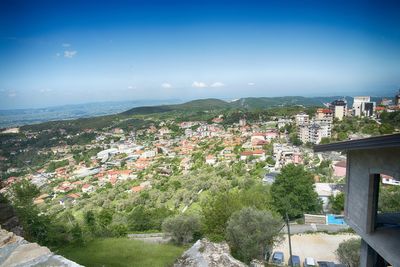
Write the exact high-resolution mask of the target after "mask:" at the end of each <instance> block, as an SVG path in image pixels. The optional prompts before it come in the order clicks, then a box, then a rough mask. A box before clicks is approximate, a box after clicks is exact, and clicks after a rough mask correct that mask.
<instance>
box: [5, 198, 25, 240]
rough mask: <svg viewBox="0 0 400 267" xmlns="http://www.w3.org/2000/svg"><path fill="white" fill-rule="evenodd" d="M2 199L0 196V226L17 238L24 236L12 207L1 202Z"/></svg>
mask: <svg viewBox="0 0 400 267" xmlns="http://www.w3.org/2000/svg"><path fill="white" fill-rule="evenodd" d="M3 200H4V198H3V197H2V196H1V195H0V225H1V227H2V228H3V229H6V230H8V231H11V232H13V233H15V234H17V235H19V236H24V231H23V229H22V226H21V224H20V223H19V220H18V218H17V216H16V215H15V212H14V209H13V207H12V206H11V205H10V204H9V203H7V202H5V201H3Z"/></svg>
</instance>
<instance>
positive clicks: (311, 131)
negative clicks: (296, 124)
mask: <svg viewBox="0 0 400 267" xmlns="http://www.w3.org/2000/svg"><path fill="white" fill-rule="evenodd" d="M324 137H331V125H330V123H311V124H309V125H303V126H300V128H299V139H300V140H301V142H303V143H304V144H305V143H312V144H319V143H320V142H321V140H322V138H324Z"/></svg>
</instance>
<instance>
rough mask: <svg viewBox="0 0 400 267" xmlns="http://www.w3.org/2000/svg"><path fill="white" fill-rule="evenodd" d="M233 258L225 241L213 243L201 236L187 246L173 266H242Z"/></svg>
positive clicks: (242, 264) (242, 266)
mask: <svg viewBox="0 0 400 267" xmlns="http://www.w3.org/2000/svg"><path fill="white" fill-rule="evenodd" d="M244 266H246V264H244V263H243V262H241V261H238V260H237V259H235V258H233V257H232V255H231V254H230V250H229V246H228V244H227V243H225V242H223V243H213V242H210V241H209V240H207V239H205V238H203V239H201V240H198V241H197V242H196V243H194V245H193V246H192V247H191V248H189V249H188V250H187V251H185V253H183V255H182V256H181V257H180V258H179V259H178V260H177V262H176V263H175V264H174V267H244Z"/></svg>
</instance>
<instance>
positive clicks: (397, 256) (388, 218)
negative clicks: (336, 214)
mask: <svg viewBox="0 0 400 267" xmlns="http://www.w3.org/2000/svg"><path fill="white" fill-rule="evenodd" d="M314 150H315V151H316V152H324V151H333V150H337V151H346V152H347V175H346V176H347V183H346V186H345V194H346V202H345V220H346V222H347V224H348V225H350V226H351V227H352V228H353V229H354V230H355V231H356V233H357V234H358V235H360V236H361V238H362V244H361V264H360V266H362V267H365V266H368V267H369V266H379V267H380V266H389V265H392V266H400V211H399V212H398V213H390V214H386V213H380V212H378V199H379V185H380V180H381V174H386V175H390V176H391V177H394V178H395V179H396V180H399V179H400V164H399V162H400V160H399V159H400V134H394V135H386V136H379V137H372V138H366V139H359V140H351V141H345V142H339V143H331V144H326V145H319V146H315V147H314Z"/></svg>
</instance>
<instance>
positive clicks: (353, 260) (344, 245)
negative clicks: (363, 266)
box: [335, 238, 361, 267]
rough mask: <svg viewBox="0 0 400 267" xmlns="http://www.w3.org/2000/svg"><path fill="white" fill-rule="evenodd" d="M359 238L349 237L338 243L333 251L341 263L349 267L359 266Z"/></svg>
mask: <svg viewBox="0 0 400 267" xmlns="http://www.w3.org/2000/svg"><path fill="white" fill-rule="evenodd" d="M360 247H361V239H360V238H351V239H349V240H346V241H343V242H341V243H340V244H339V247H338V248H337V250H336V251H335V253H336V256H337V257H338V259H339V261H340V262H341V263H342V264H345V265H346V266H349V267H358V266H360Z"/></svg>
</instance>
